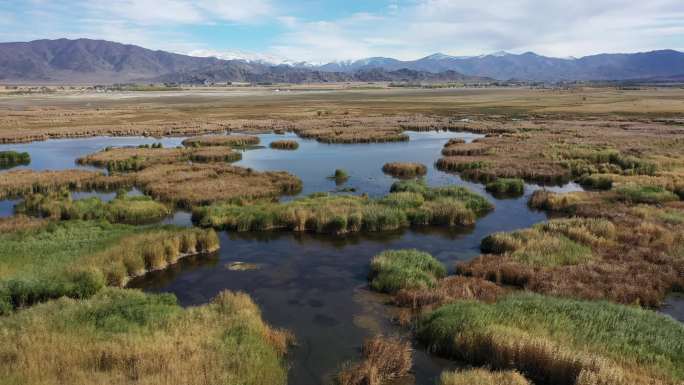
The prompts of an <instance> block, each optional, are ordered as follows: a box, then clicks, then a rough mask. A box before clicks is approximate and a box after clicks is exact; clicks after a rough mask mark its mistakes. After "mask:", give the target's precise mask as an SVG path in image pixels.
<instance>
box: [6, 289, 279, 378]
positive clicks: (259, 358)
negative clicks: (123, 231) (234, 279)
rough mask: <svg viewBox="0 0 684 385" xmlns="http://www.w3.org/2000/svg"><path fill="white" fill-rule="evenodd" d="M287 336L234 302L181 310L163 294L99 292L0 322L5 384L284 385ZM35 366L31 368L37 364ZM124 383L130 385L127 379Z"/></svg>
mask: <svg viewBox="0 0 684 385" xmlns="http://www.w3.org/2000/svg"><path fill="white" fill-rule="evenodd" d="M288 342H289V337H288V334H287V333H285V332H283V331H280V330H276V329H273V328H271V327H270V326H268V325H267V324H266V323H264V321H263V320H262V318H261V314H260V311H259V308H258V307H257V306H256V305H255V304H254V302H253V301H252V300H251V299H250V297H249V296H248V295H246V294H244V293H232V292H228V291H224V292H221V293H219V294H218V295H217V297H216V298H214V299H213V300H212V301H211V302H210V303H208V304H205V305H202V306H197V307H187V308H183V307H181V306H180V305H178V303H177V300H176V298H175V296H174V295H172V294H146V293H143V292H141V291H138V290H132V289H117V288H108V289H104V290H102V291H100V292H99V293H98V294H96V295H94V296H92V297H91V298H90V299H87V300H81V301H75V300H72V299H67V298H62V299H59V300H55V301H50V302H48V303H44V304H40V305H37V306H35V307H33V308H31V309H26V310H22V311H21V312H16V313H14V314H12V315H9V316H7V317H2V318H0V357H4V358H7V359H3V364H2V365H0V378H2V379H3V383H8V384H49V383H54V381H55V378H59V379H60V381H63V382H64V383H68V384H73V385H86V384H92V383H101V384H122V383H129V382H131V381H133V382H136V383H141V384H172V385H181V384H182V385H204V384H218V383H231V384H244V385H263V384H274V385H284V384H285V383H286V379H287V369H286V365H285V362H284V359H283V356H284V353H285V350H286V348H287V345H288ZM37 363H40V364H37ZM133 378H134V379H133Z"/></svg>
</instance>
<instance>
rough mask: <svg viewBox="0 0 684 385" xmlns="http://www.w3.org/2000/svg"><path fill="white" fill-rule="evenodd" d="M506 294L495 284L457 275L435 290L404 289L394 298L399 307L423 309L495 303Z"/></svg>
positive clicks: (440, 284) (442, 282) (439, 282)
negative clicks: (474, 302)
mask: <svg viewBox="0 0 684 385" xmlns="http://www.w3.org/2000/svg"><path fill="white" fill-rule="evenodd" d="M506 292H507V291H506V290H505V289H504V288H502V287H501V286H498V285H497V284H495V283H493V282H490V281H487V280H484V279H481V278H473V277H464V276H459V275H455V276H450V277H446V278H444V279H440V280H439V281H438V282H437V285H436V286H435V287H434V288H422V289H412V290H407V289H402V290H400V291H399V292H398V293H397V294H396V295H395V296H394V298H393V301H394V303H395V304H397V305H399V306H404V307H410V308H412V309H421V308H425V307H433V306H439V305H443V304H446V303H449V302H453V301H457V300H477V301H484V302H493V301H495V300H496V299H497V298H499V297H500V296H501V295H503V294H505V293H506Z"/></svg>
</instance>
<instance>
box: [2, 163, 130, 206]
mask: <svg viewBox="0 0 684 385" xmlns="http://www.w3.org/2000/svg"><path fill="white" fill-rule="evenodd" d="M131 184H132V181H131V180H130V179H128V178H125V177H123V178H122V177H106V176H104V175H102V173H99V172H96V171H90V170H60V171H50V170H47V171H33V170H11V171H7V172H2V173H0V199H7V198H14V197H20V196H23V195H27V194H33V193H43V194H44V193H48V192H53V191H60V190H62V189H65V188H66V189H69V190H100V189H102V190H110V191H111V190H116V189H119V188H123V187H126V186H130V185H131Z"/></svg>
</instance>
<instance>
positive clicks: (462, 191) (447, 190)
mask: <svg viewBox="0 0 684 385" xmlns="http://www.w3.org/2000/svg"><path fill="white" fill-rule="evenodd" d="M390 192H414V193H419V194H421V195H423V197H425V199H426V200H436V199H438V198H440V197H444V198H455V199H457V200H459V201H462V202H463V203H464V205H465V206H466V207H467V208H468V209H470V210H473V211H474V212H475V213H477V214H478V215H482V214H485V213H487V212H489V211H491V210H492V209H493V208H494V205H493V204H492V203H490V202H489V201H488V200H487V199H486V198H485V197H483V196H482V195H479V194H476V193H474V192H472V191H470V190H468V189H467V188H465V187H462V186H442V187H429V186H428V185H427V184H426V183H425V181H424V180H405V181H398V182H394V183H393V184H392V187H391V188H390Z"/></svg>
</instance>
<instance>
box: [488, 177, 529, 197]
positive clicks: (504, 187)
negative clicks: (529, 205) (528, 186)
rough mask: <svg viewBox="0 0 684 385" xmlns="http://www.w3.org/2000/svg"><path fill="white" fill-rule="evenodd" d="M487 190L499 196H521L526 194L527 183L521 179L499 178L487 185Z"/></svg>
mask: <svg viewBox="0 0 684 385" xmlns="http://www.w3.org/2000/svg"><path fill="white" fill-rule="evenodd" d="M485 189H486V190H487V191H489V192H490V193H492V194H494V195H499V196H520V195H523V194H524V193H525V182H524V181H523V180H522V179H520V178H498V179H496V180H495V181H493V182H489V183H487V185H486V186H485Z"/></svg>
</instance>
